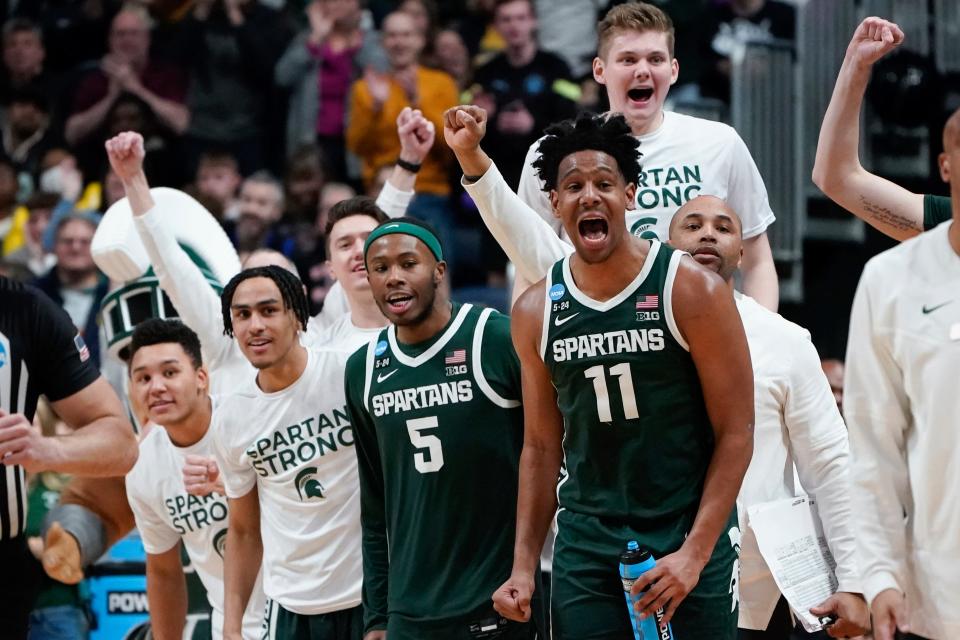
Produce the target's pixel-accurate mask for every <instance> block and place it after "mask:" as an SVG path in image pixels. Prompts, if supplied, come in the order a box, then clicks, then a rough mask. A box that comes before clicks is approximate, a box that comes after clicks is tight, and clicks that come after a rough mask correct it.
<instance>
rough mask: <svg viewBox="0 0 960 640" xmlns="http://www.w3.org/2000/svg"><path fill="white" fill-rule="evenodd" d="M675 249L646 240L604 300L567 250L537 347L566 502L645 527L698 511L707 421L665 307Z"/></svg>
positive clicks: (709, 443)
mask: <svg viewBox="0 0 960 640" xmlns="http://www.w3.org/2000/svg"><path fill="white" fill-rule="evenodd" d="M682 255H683V254H682V253H681V252H679V251H676V250H674V249H673V248H671V247H669V246H667V245H665V244H661V243H660V242H658V241H656V240H653V241H651V247H650V252H649V254H648V255H647V259H646V261H645V262H644V265H643V268H642V269H641V270H640V273H639V274H637V277H636V278H635V279H634V280H633V282H631V283H630V284H629V285H628V286H627V288H625V289H624V290H623V291H621V292H620V293H619V294H618V295H616V296H615V297H613V298H611V299H610V300H607V301H605V302H599V301H596V300H592V299H590V298H589V297H588V296H587V295H586V294H584V293H583V292H582V291H580V290H579V289H578V288H577V286H576V284H575V283H574V281H573V278H572V277H571V274H570V258H569V257H567V258H565V259H564V260H562V261H560V262H558V263H557V264H555V265H554V266H553V268H552V269H551V272H550V273H549V274H548V276H547V280H546V292H547V295H546V300H545V305H544V315H543V333H542V340H541V347H540V353H541V355H542V356H543V359H544V362H545V363H546V365H547V368H548V369H549V371H550V375H551V379H552V381H553V384H554V386H555V387H556V389H557V403H558V406H559V408H560V412H561V413H562V414H563V423H564V437H563V452H564V465H563V472H562V474H561V478H560V482H559V485H558V490H557V495H558V499H559V503H560V507H561V508H564V509H569V510H570V511H574V512H577V513H582V514H588V515H594V516H598V517H603V518H615V519H618V520H620V521H622V522H628V523H631V524H633V525H634V526H637V527H640V528H641V529H642V528H643V527H644V526H650V525H651V524H653V523H655V522H660V523H665V522H667V521H672V520H676V519H677V518H678V517H679V518H680V519H681V520H687V519H689V522H692V518H693V516H694V515H695V514H696V510H697V507H698V505H699V502H700V495H701V493H702V489H703V482H704V478H705V477H706V471H707V465H708V464H709V462H710V457H711V454H712V451H713V431H712V429H711V427H710V421H709V419H708V417H707V411H706V407H705V405H704V400H703V393H702V391H701V389H700V380H699V378H698V376H697V370H696V368H695V366H694V363H693V359H692V358H691V357H690V353H689V351H688V349H687V345H686V342H685V340H684V339H683V337H682V336H681V334H680V332H679V330H678V329H677V325H676V323H675V321H674V317H673V312H672V308H671V293H672V287H673V281H674V278H675V276H676V273H677V268H678V267H679V264H680V257H681V256H682ZM686 526H689V523H687V525H686Z"/></svg>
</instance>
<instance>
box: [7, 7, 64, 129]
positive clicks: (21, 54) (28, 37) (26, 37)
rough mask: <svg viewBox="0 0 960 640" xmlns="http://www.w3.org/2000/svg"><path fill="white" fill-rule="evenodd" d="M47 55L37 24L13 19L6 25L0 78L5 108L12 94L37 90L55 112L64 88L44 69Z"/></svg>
mask: <svg viewBox="0 0 960 640" xmlns="http://www.w3.org/2000/svg"><path fill="white" fill-rule="evenodd" d="M46 57H47V51H46V49H45V48H44V46H43V34H42V32H41V31H40V27H38V26H37V25H36V24H35V23H33V22H31V21H30V20H27V19H25V18H14V19H13V20H10V21H8V22H7V23H6V24H5V25H3V73H2V74H0V100H2V101H3V103H4V104H6V103H7V102H8V101H9V99H10V96H11V94H12V93H13V92H14V91H16V90H19V89H23V88H25V87H36V88H38V89H39V90H40V91H41V92H42V93H43V95H45V96H47V98H49V99H50V100H51V102H50V106H51V107H52V110H53V111H55V110H56V107H59V106H60V105H59V104H58V102H59V99H60V90H61V85H60V83H59V82H58V81H57V79H55V78H54V76H53V74H51V73H50V72H48V71H47V70H46V68H45V66H44V61H45V60H46Z"/></svg>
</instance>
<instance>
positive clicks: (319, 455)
mask: <svg viewBox="0 0 960 640" xmlns="http://www.w3.org/2000/svg"><path fill="white" fill-rule="evenodd" d="M307 354H308V355H307V366H306V369H304V372H303V374H301V376H300V378H299V379H297V381H296V382H294V383H293V384H292V385H290V386H289V387H287V388H286V389H283V390H282V391H278V392H275V393H264V392H263V391H262V390H260V388H259V387H257V385H256V382H255V380H251V384H249V385H247V386H246V387H245V388H243V389H242V390H240V391H239V392H238V393H237V394H235V395H232V396H229V397H227V398H224V399H223V403H222V405H221V406H220V407H218V410H217V412H216V413H215V414H214V420H213V426H212V431H213V432H214V442H215V450H216V455H217V460H218V462H219V463H220V468H221V469H222V471H223V474H224V484H225V486H226V491H227V495H228V496H229V497H231V498H240V497H242V496H244V495H246V494H247V493H249V492H250V490H251V489H253V488H254V487H256V489H257V491H258V493H259V500H260V535H261V537H262V539H263V587H264V591H265V592H266V594H267V597H268V598H270V599H272V600H276V601H277V602H278V603H279V604H280V605H282V606H283V608H284V609H287V610H288V611H292V612H294V613H298V614H302V615H316V614H320V613H329V612H332V611H340V610H343V609H348V608H351V607H355V606H357V605H359V604H360V586H361V582H362V578H363V567H362V558H361V545H360V482H359V478H358V475H357V457H356V454H355V453H354V450H353V428H352V427H351V426H350V421H349V419H348V417H347V410H346V400H345V395H344V385H343V375H344V369H345V367H346V361H347V358H348V357H349V354H348V353H347V352H345V351H339V350H335V349H307Z"/></svg>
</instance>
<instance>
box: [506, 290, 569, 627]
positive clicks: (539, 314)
mask: <svg viewBox="0 0 960 640" xmlns="http://www.w3.org/2000/svg"><path fill="white" fill-rule="evenodd" d="M544 288H545V285H544V283H543V281H541V282H539V283H538V284H537V285H535V286H533V287H531V288H530V289H528V290H527V292H526V293H525V294H524V295H523V296H521V298H520V300H518V301H517V304H516V306H514V309H513V317H512V320H511V334H512V336H513V344H514V347H515V348H516V351H517V356H518V357H519V358H520V381H521V386H522V389H523V422H524V428H523V451H522V452H521V454H520V480H519V493H518V496H517V534H516V540H515V542H514V549H513V570H512V571H511V574H510V578H509V579H508V580H507V581H506V582H505V583H504V584H503V585H502V586H501V587H500V588H499V589H497V591H496V592H495V593H494V594H493V606H494V608H495V609H496V610H497V611H498V612H499V613H500V614H501V615H502V616H504V617H506V618H509V619H511V620H517V621H522V620H529V619H530V598H531V596H532V595H533V590H534V576H535V574H536V571H537V568H538V567H539V566H540V550H541V548H542V547H543V541H544V540H545V539H546V537H547V530H548V528H549V526H550V519H551V518H552V517H553V514H554V512H555V511H556V508H557V497H556V493H555V487H556V484H557V477H558V475H559V473H560V463H561V461H562V459H563V451H562V446H561V442H562V439H563V417H562V416H561V415H560V410H559V409H558V408H557V396H556V391H555V389H554V387H553V383H552V382H551V380H550V372H549V371H548V370H547V366H546V365H545V364H544V362H543V359H542V358H541V357H540V335H541V332H542V331H544V329H543V326H542V325H543V305H544V299H545V295H546V294H545V292H544Z"/></svg>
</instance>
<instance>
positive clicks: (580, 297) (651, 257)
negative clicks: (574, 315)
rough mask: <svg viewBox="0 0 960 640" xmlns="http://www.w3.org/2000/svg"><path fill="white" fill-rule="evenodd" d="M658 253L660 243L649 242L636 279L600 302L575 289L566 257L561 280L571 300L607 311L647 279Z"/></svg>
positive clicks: (568, 260)
mask: <svg viewBox="0 0 960 640" xmlns="http://www.w3.org/2000/svg"><path fill="white" fill-rule="evenodd" d="M659 251H660V242H659V241H657V240H650V251H649V252H648V253H647V257H646V259H645V260H644V261H643V267H642V268H641V269H640V273H638V274H637V277H636V278H634V279H633V282H631V283H630V284H628V285H627V286H626V287H624V288H623V290H622V291H621V292H620V293H618V294H617V295H615V296H613V297H612V298H610V299H609V300H605V301H603V302H600V301H599V300H594V299H593V298H591V297H590V296H588V295H587V294H585V293H584V292H583V291H581V290H580V289H579V288H578V287H577V283H576V282H575V281H574V279H573V274H572V273H571V271H570V258H571V256H567V257H566V258H564V259H563V279H564V281H565V283H566V285H567V288H568V289H570V295H572V296H573V299H574V300H576V301H577V302H579V303H580V304H582V305H583V306H585V307H587V308H588V309H593V310H594V311H609V310H610V309H613V308H615V307H617V306H618V305H620V304H621V303H622V302H623V301H624V300H626V299H627V298H628V297H630V295H632V294H633V292H634V291H636V290H637V287H639V286H640V285H641V284H643V281H644V280H646V279H647V275H649V273H650V270H651V269H653V264H654V262H656V260H657V253H659ZM549 302H550V301H549V300H548V301H547V308H548V309H549V308H550V304H549Z"/></svg>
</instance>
